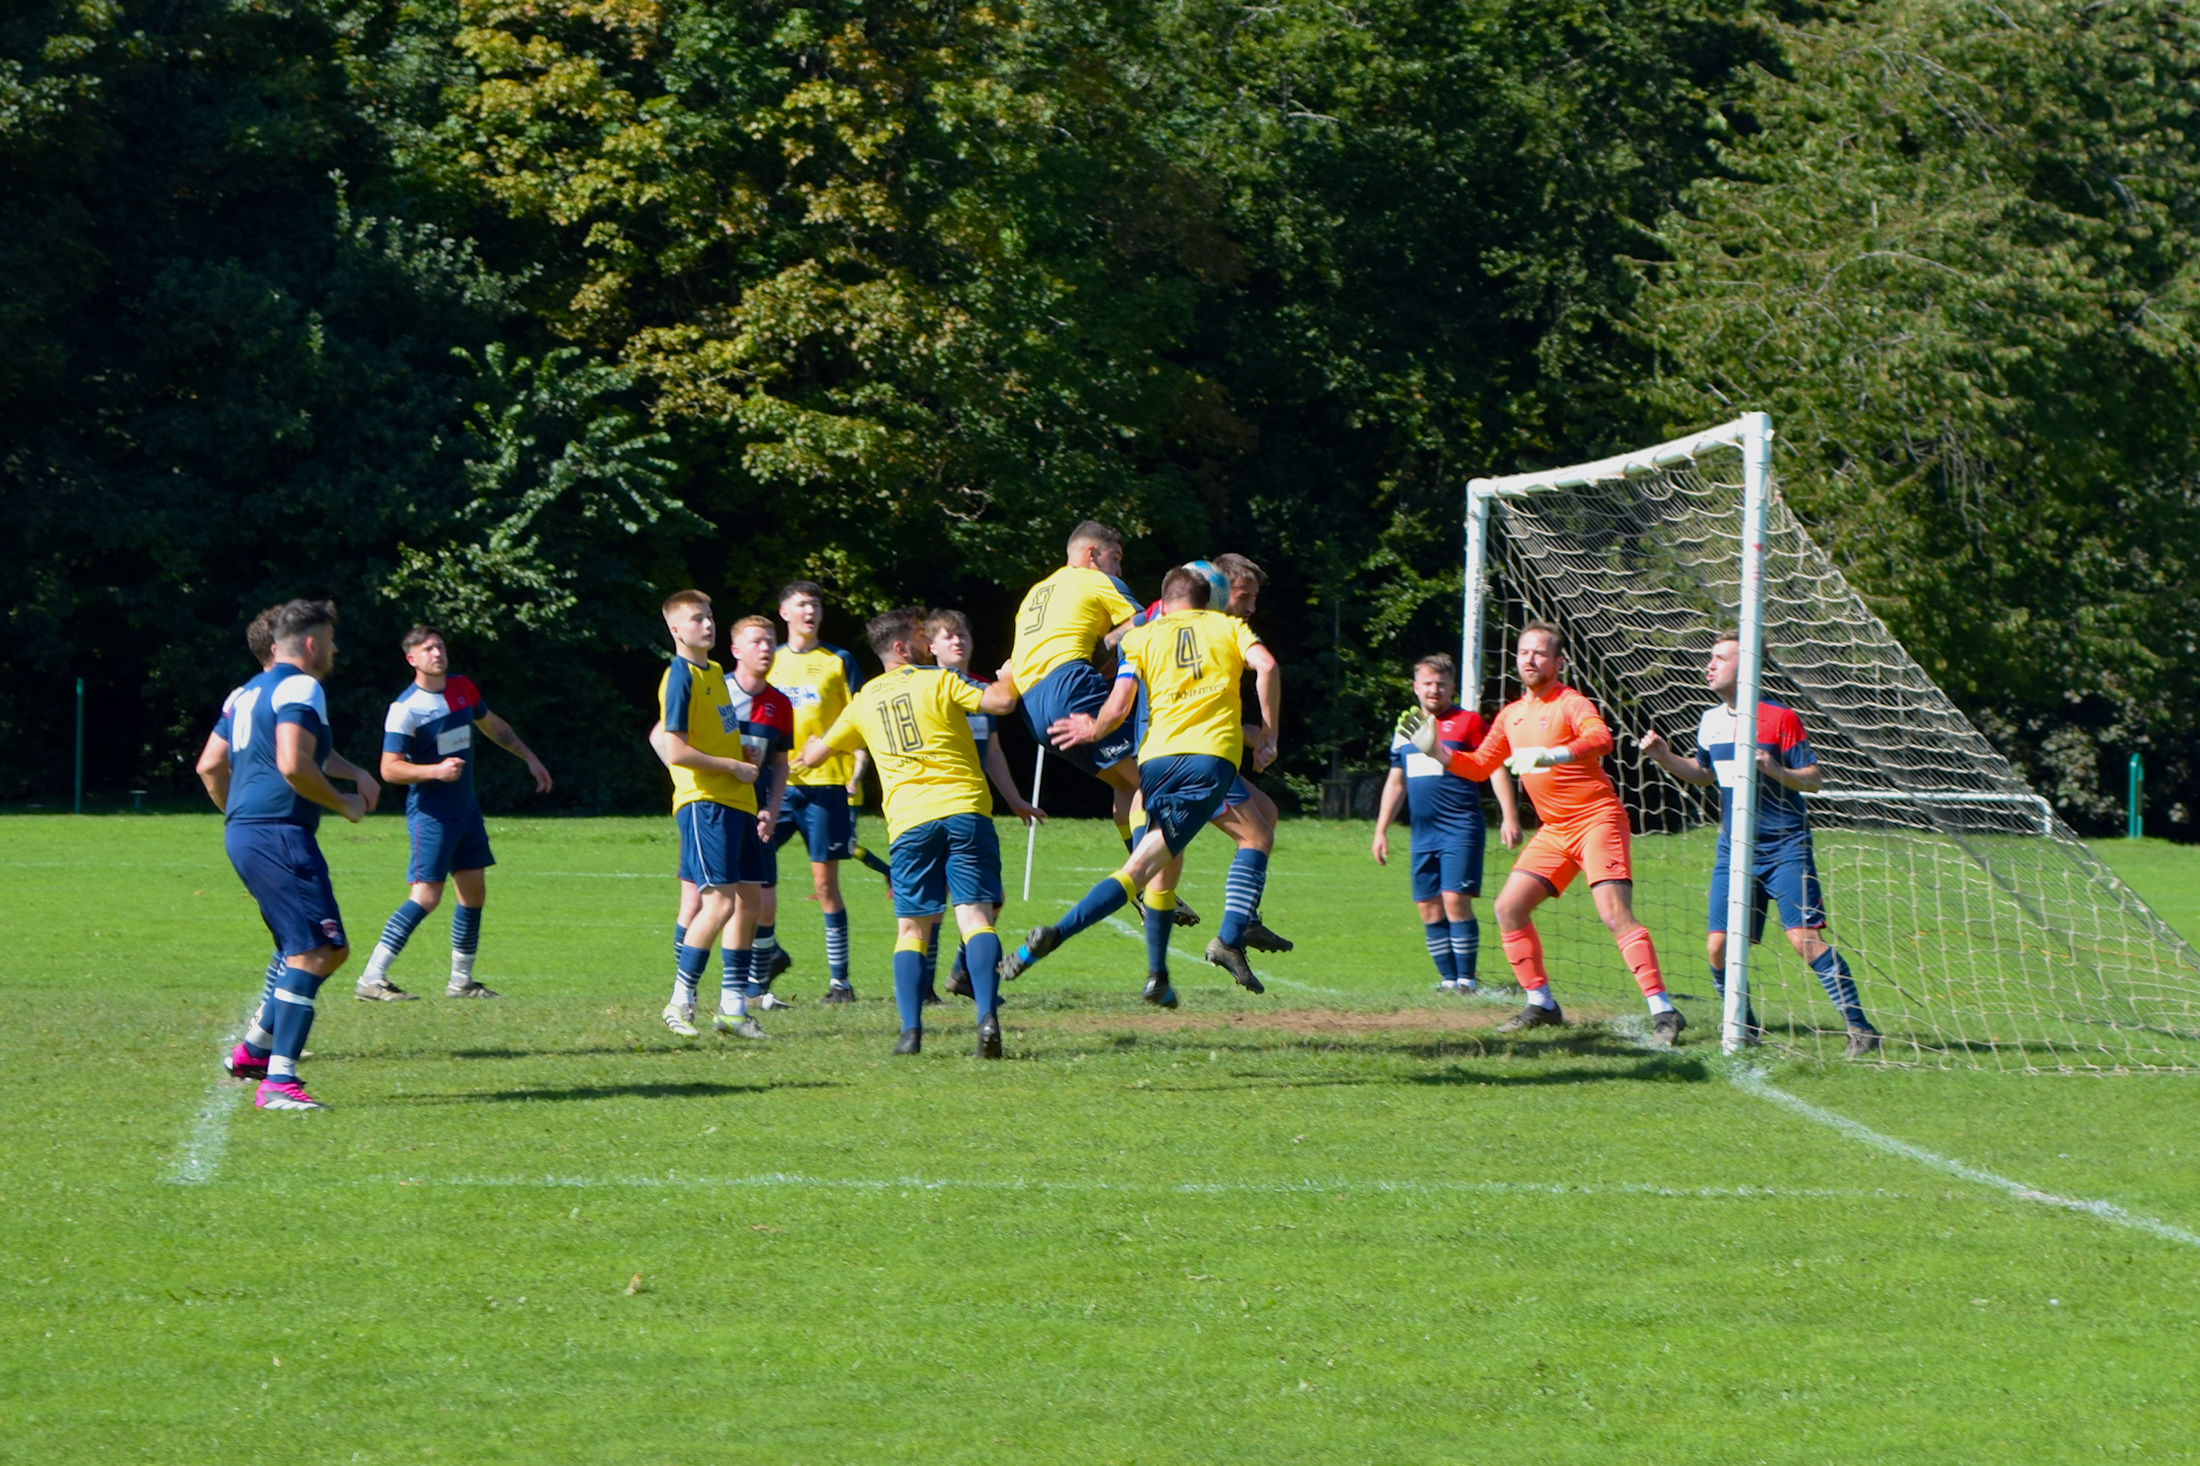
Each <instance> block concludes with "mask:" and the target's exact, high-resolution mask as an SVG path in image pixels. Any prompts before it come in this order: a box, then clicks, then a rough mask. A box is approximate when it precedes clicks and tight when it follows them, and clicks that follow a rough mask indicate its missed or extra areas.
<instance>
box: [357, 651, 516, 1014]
mask: <svg viewBox="0 0 2200 1466" xmlns="http://www.w3.org/2000/svg"><path fill="white" fill-rule="evenodd" d="M398 647H399V649H400V650H402V651H403V652H404V654H405V662H406V665H408V666H410V667H411V668H412V669H413V680H412V686H410V687H408V688H406V689H405V690H404V691H403V692H402V693H399V694H398V697H397V700H396V701H395V702H393V703H391V704H390V707H389V712H388V713H387V714H386V715H385V716H384V717H383V719H382V778H383V781H384V782H385V783H390V784H406V785H410V786H411V787H410V789H409V790H408V791H407V793H406V795H405V835H406V839H407V842H408V844H409V845H410V847H411V851H412V854H411V858H410V863H409V865H408V868H407V869H406V872H405V879H406V881H407V882H408V883H410V885H411V887H412V890H411V891H410V892H409V893H408V894H407V896H406V899H405V901H404V903H403V904H402V905H400V906H399V907H398V908H397V910H396V911H394V912H392V913H391V914H390V919H389V920H388V921H386V922H384V923H383V924H382V936H381V939H380V940H379V941H377V942H376V943H375V944H374V951H373V952H372V953H370V954H369V955H368V957H367V970H366V971H365V972H364V973H362V974H360V977H359V982H358V984H357V986H355V987H354V988H353V990H352V991H353V995H354V996H356V997H357V998H359V999H360V1000H361V1001H362V1002H369V1003H373V1002H382V1003H393V1002H403V1001H405V1000H407V999H409V998H411V997H412V996H413V994H411V993H408V992H406V991H405V990H404V989H402V988H400V987H398V986H397V985H396V984H395V983H393V982H391V981H390V964H391V963H392V962H395V961H396V960H397V954H398V953H400V952H402V951H404V950H405V943H406V942H407V941H409V940H411V938H412V934H413V929H414V928H415V927H417V926H419V925H420V923H421V922H422V921H424V920H426V919H427V916H428V913H429V912H431V911H433V910H435V908H436V906H437V905H438V904H440V903H441V901H442V900H443V886H444V883H445V882H446V881H450V882H455V883H456V884H457V886H458V905H457V907H456V908H455V909H453V910H452V912H451V980H450V983H449V984H448V985H447V986H446V987H445V988H444V990H443V992H444V996H445V997H451V998H493V997H495V996H496V994H495V993H493V992H491V991H490V990H489V989H488V988H485V987H483V986H482V985H481V984H480V983H478V982H476V981H474V955H475V953H476V952H477V951H479V950H480V946H481V907H482V903H483V901H485V900H486V899H487V897H488V881H487V878H486V875H487V871H488V868H489V867H490V866H492V865H495V864H496V863H497V858H496V856H495V855H493V854H492V853H490V850H489V827H488V826H487V824H485V823H484V822H483V820H482V818H481V802H480V801H479V800H478V799H476V798H475V797H474V731H475V729H477V728H478V729H479V730H480V731H481V733H482V734H483V735H484V736H485V737H487V738H488V739H489V741H490V742H492V743H494V744H496V745H497V747H499V748H502V749H506V750H508V751H510V752H511V753H512V754H513V755H515V756H516V757H518V758H519V759H521V760H522V761H524V762H525V763H526V765H527V772H528V773H529V774H532V775H533V776H534V780H535V792H536V793H537V794H547V793H549V792H550V771H549V770H548V769H546V768H544V767H543V766H542V760H541V759H539V758H537V757H535V755H534V751H533V750H532V749H530V748H528V746H527V745H526V744H524V743H522V742H520V740H519V735H518V734H517V733H514V732H513V731H512V725H511V724H510V723H507V722H505V721H504V719H502V718H500V717H498V716H497V715H496V714H495V713H492V712H490V711H489V707H488V704H486V703H484V702H483V701H482V700H481V692H480V690H479V689H477V688H476V687H475V686H474V684H473V683H472V681H470V680H469V679H467V678H464V677H459V676H455V675H453V674H452V672H451V654H450V651H449V648H448V645H447V644H446V643H445V641H444V639H443V633H442V632H441V631H439V630H437V629H436V628H435V627H433V626H415V627H413V629H412V630H410V631H408V632H406V633H405V635H404V637H403V638H402V639H401V640H400V641H399V642H398Z"/></svg>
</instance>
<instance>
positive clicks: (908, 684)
mask: <svg viewBox="0 0 2200 1466" xmlns="http://www.w3.org/2000/svg"><path fill="white" fill-rule="evenodd" d="M984 696H985V687H984V685H983V684H982V683H979V682H976V681H973V680H972V679H971V678H968V677H966V676H964V675H963V674H962V673H960V672H954V671H950V670H948V669H947V668H944V667H915V666H903V667H896V668H895V669H894V670H893V671H891V672H885V673H882V674H880V675H879V676H877V677H874V678H872V679H871V680H870V681H869V682H867V683H865V684H864V686H863V690H862V691H861V692H859V693H857V694H856V696H855V700H854V701H853V702H851V703H849V704H848V710H847V711H846V712H844V713H842V714H841V715H840V721H839V722H837V723H835V724H833V726H832V729H831V731H830V732H828V733H826V735H825V744H826V746H827V747H828V748H833V749H836V750H839V751H841V752H844V753H845V752H850V751H852V750H854V749H855V748H857V747H859V746H860V747H865V748H868V749H870V750H871V762H872V763H873V764H874V765H876V766H877V768H878V780H879V786H880V787H881V788H883V789H884V790H885V791H886V798H885V806H886V809H885V813H886V836H887V838H888V839H889V840H892V839H895V838H898V837H899V836H900V834H901V832H902V831H904V830H907V829H913V828H914V827H916V826H918V825H921V824H926V823H928V822H930V821H932V820H939V819H945V818H947V817H948V816H949V815H951V814H982V815H990V814H991V813H992V812H993V797H992V795H991V794H989V793H988V792H987V791H986V787H985V770H984V769H983V768H982V767H980V766H979V763H978V744H977V740H976V739H974V738H972V737H971V736H970V719H969V716H968V715H969V714H971V713H974V712H976V711H977V710H978V702H979V699H981V698H983V697H984Z"/></svg>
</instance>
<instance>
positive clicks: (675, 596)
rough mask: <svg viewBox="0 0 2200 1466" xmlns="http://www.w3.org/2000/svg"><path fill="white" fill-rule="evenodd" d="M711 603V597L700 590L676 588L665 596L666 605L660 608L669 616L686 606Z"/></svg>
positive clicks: (706, 605) (705, 605)
mask: <svg viewBox="0 0 2200 1466" xmlns="http://www.w3.org/2000/svg"><path fill="white" fill-rule="evenodd" d="M709 605H710V597H709V596H706V595H704V594H703V593H702V592H701V591H699V590H676V591H674V592H673V593H672V594H671V595H669V596H666V597H665V603H664V605H663V606H661V607H659V608H658V609H660V610H661V611H663V612H664V614H665V615H667V616H669V615H671V614H672V613H673V612H674V611H677V610H680V609H681V608H682V607H685V606H704V607H708V606H709Z"/></svg>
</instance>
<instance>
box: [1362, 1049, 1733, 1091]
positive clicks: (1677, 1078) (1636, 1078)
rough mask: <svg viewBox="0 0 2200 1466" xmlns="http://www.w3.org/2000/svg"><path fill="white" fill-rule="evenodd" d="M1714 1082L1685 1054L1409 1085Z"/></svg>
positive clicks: (1448, 1074)
mask: <svg viewBox="0 0 2200 1466" xmlns="http://www.w3.org/2000/svg"><path fill="white" fill-rule="evenodd" d="M1710 1078H1711V1066H1710V1065H1709V1064H1707V1063H1705V1062H1704V1061H1703V1060H1702V1059H1691V1058H1688V1057H1687V1056H1685V1055H1682V1054H1652V1055H1650V1056H1649V1057H1648V1058H1641V1057H1638V1058H1637V1059H1636V1060H1635V1062H1634V1063H1632V1064H1628V1065H1626V1066H1624V1067H1622V1068H1617V1069H1573V1068H1568V1069H1546V1070H1541V1071H1539V1072H1535V1073H1529V1074H1518V1073H1514V1072H1512V1071H1511V1070H1510V1069H1509V1068H1497V1069H1488V1068H1477V1069H1464V1068H1453V1069H1450V1070H1447V1071H1445V1072H1443V1073H1440V1074H1415V1075H1412V1076H1410V1077H1408V1079H1407V1080H1406V1081H1405V1082H1406V1083H1408V1084H1441V1085H1451V1086H1454V1087H1465V1086H1468V1085H1485V1084H1486V1085H1488V1086H1489V1087H1490V1088H1492V1089H1508V1088H1513V1087H1515V1086H1529V1087H1533V1086H1537V1085H1548V1084H1609V1083H1613V1082H1629V1081H1631V1082H1634V1083H1652V1084H1702V1083H1704V1082H1706V1081H1707V1080H1709V1079H1710Z"/></svg>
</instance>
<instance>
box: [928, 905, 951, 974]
mask: <svg viewBox="0 0 2200 1466" xmlns="http://www.w3.org/2000/svg"><path fill="white" fill-rule="evenodd" d="M953 916H954V913H953V912H952V911H950V912H949V913H948V914H947V915H946V916H943V917H941V918H940V919H939V920H938V921H935V922H933V923H932V930H931V931H930V932H928V933H927V934H926V935H925V938H924V991H925V992H931V991H932V985H933V983H934V982H935V981H937V980H938V978H939V975H940V928H941V927H942V926H944V925H946V924H947V922H948V921H949V920H950V919H952V917H953Z"/></svg>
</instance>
